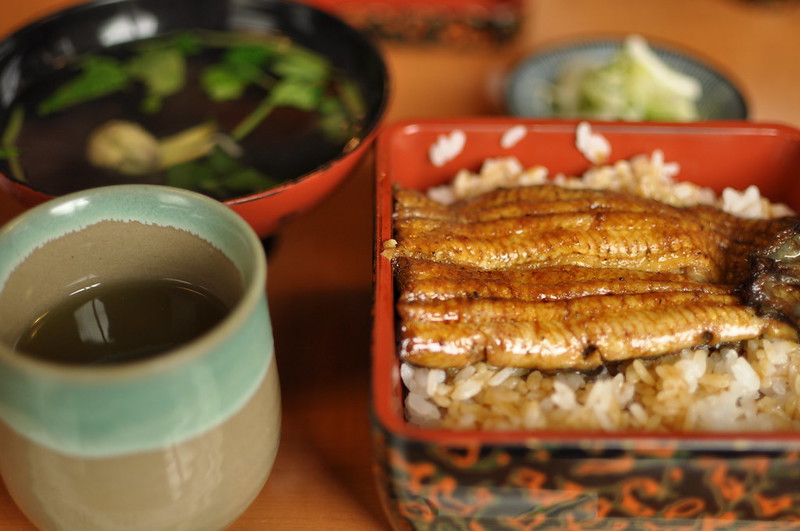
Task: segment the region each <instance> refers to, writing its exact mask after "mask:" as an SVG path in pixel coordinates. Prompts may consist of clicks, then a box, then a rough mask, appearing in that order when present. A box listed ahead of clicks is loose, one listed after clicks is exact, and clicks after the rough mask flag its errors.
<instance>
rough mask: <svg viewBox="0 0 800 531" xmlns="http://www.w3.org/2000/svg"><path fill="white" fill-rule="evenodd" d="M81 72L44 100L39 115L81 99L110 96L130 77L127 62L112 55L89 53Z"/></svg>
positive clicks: (40, 105)
mask: <svg viewBox="0 0 800 531" xmlns="http://www.w3.org/2000/svg"><path fill="white" fill-rule="evenodd" d="M79 68H80V73H79V74H78V76H77V77H75V78H73V79H72V80H71V81H69V82H68V83H66V84H64V85H62V86H60V87H59V88H58V89H56V91H55V92H54V93H53V94H52V96H50V97H49V98H47V99H46V100H44V101H42V102H41V103H40V104H39V107H38V113H39V114H40V115H47V114H50V113H54V112H58V111H62V110H64V109H67V108H69V107H73V106H75V105H77V104H79V103H84V102H87V101H91V100H94V99H97V98H100V97H103V96H108V95H109V94H113V93H114V92H116V91H118V90H121V89H123V88H124V87H125V86H127V84H128V82H129V81H130V76H129V74H128V72H127V70H126V68H125V65H124V64H123V63H122V62H120V61H119V60H117V59H115V58H113V57H107V56H103V55H98V56H89V57H86V59H84V60H83V61H81V63H80V64H79Z"/></svg>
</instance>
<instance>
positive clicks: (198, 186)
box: [166, 149, 278, 199]
mask: <svg viewBox="0 0 800 531" xmlns="http://www.w3.org/2000/svg"><path fill="white" fill-rule="evenodd" d="M166 183H167V184H168V185H170V186H176V187H180V188H186V189H189V190H194V191H196V192H200V193H204V194H206V195H210V196H212V197H215V198H217V199H226V198H229V197H231V196H234V195H243V194H248V193H254V192H258V191H261V190H266V189H267V188H270V187H272V186H275V185H276V184H278V181H277V180H276V179H273V178H271V177H269V176H266V175H264V174H263V173H261V172H259V171H258V170H256V169H255V168H251V167H248V166H245V165H243V164H242V163H241V162H240V161H239V160H238V159H236V158H234V157H232V156H230V155H228V154H227V153H225V152H224V151H223V150H221V149H215V150H214V151H212V152H211V153H210V154H209V155H208V156H207V157H204V158H202V159H199V160H196V161H193V162H187V163H184V164H179V165H177V166H173V167H172V168H170V169H169V170H168V171H167V179H166Z"/></svg>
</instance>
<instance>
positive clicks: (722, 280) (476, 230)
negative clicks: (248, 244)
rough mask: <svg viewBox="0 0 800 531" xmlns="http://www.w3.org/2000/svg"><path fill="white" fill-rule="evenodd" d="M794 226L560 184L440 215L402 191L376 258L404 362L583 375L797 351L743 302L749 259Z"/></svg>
mask: <svg viewBox="0 0 800 531" xmlns="http://www.w3.org/2000/svg"><path fill="white" fill-rule="evenodd" d="M796 222H797V219H796V218H776V219H770V220H748V219H742V218H737V217H734V216H731V215H729V214H726V213H724V212H722V211H720V210H718V209H715V208H712V207H708V206H696V207H688V208H678V207H673V206H670V205H667V204H665V203H661V202H658V201H654V200H649V199H645V198H642V197H639V196H635V195H632V194H626V193H620V192H612V191H598V190H586V189H569V188H561V187H558V186H554V185H542V186H531V187H522V188H511V189H500V190H496V191H494V192H489V193H487V194H483V195H481V196H478V197H476V198H472V199H468V200H465V201H462V202H458V203H455V204H453V205H448V206H445V205H441V204H439V203H436V202H433V201H431V200H430V199H428V198H427V196H425V195H424V194H423V193H420V192H417V191H414V190H407V189H398V190H396V194H395V214H394V226H395V242H392V243H393V245H389V246H387V250H386V251H385V253H384V254H385V256H387V257H388V258H390V259H391V260H392V263H393V269H394V274H395V279H396V285H397V287H398V292H399V296H398V301H397V311H398V316H399V321H400V323H399V325H400V326H399V338H400V355H401V356H402V358H404V359H405V360H406V361H408V362H410V363H414V364H417V365H421V366H426V367H438V368H458V367H464V366H466V365H468V364H470V363H474V362H476V361H486V362H488V363H490V364H492V365H495V366H501V367H503V366H507V367H525V368H536V369H543V370H557V369H579V370H586V369H592V368H595V367H598V366H600V365H603V364H604V363H607V362H614V361H622V360H626V359H631V358H636V357H652V356H659V355H663V354H667V353H671V352H676V351H679V350H681V349H683V348H686V347H698V346H703V345H716V344H720V343H728V342H736V341H741V340H746V339H751V338H755V337H760V336H767V337H778V338H790V339H797V337H798V335H797V332H796V328H795V327H794V326H792V325H790V324H788V323H786V322H785V321H784V320H783V319H780V318H776V317H774V316H762V315H761V312H757V311H756V309H754V307H752V306H751V305H748V304H745V302H743V299H742V297H741V296H740V290H739V286H740V285H741V284H742V283H743V282H744V281H745V280H746V279H747V277H748V274H749V270H750V256H751V254H753V252H754V250H757V249H760V248H763V247H765V246H768V245H769V244H770V243H772V242H773V240H774V239H775V236H776V234H778V233H781V232H783V231H785V230H786V229H787V228H789V227H791V226H793V225H794V224H795V223H796Z"/></svg>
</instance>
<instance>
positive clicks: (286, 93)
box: [269, 78, 323, 111]
mask: <svg viewBox="0 0 800 531" xmlns="http://www.w3.org/2000/svg"><path fill="white" fill-rule="evenodd" d="M322 95H323V87H322V86H320V85H319V84H317V83H316V82H314V81H311V80H307V79H298V78H287V79H283V80H281V81H279V82H278V83H276V84H275V86H274V87H273V88H272V91H271V92H270V93H269V101H270V103H271V104H272V105H273V106H275V107H295V108H297V109H300V110H303V111H312V110H314V109H316V108H317V106H319V104H320V101H321V100H322Z"/></svg>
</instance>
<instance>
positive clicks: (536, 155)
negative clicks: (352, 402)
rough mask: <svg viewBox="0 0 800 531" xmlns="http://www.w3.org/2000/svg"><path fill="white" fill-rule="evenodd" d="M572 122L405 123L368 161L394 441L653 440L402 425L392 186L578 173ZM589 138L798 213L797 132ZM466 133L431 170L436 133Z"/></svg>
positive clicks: (378, 325) (383, 370) (376, 402)
mask: <svg viewBox="0 0 800 531" xmlns="http://www.w3.org/2000/svg"><path fill="white" fill-rule="evenodd" d="M520 124H522V125H524V126H525V128H526V131H527V133H526V135H525V136H524V137H523V138H522V140H520V141H519V142H518V143H517V144H515V145H514V146H513V147H511V148H504V147H502V146H501V138H502V137H503V135H504V133H505V132H506V131H508V130H509V128H511V127H513V126H516V125H520ZM576 125H577V123H576V122H564V121H524V120H522V121H521V120H519V119H512V118H505V117H503V118H463V119H447V120H425V121H413V122H412V121H407V122H401V123H396V124H393V125H391V126H389V127H387V128H386V129H385V130H384V131H383V132H382V133H381V136H380V138H379V140H378V145H377V155H376V172H377V186H376V209H377V211H376V242H375V243H376V247H375V248H376V256H375V275H376V277H375V289H376V292H375V315H374V319H375V321H374V330H373V354H372V356H373V382H372V392H373V398H372V400H373V408H374V413H375V417H376V420H377V422H379V423H380V424H382V425H383V426H384V427H386V428H387V429H389V430H390V431H392V432H393V433H396V434H399V435H403V436H407V437H409V438H412V439H422V440H427V441H447V442H458V441H475V440H480V441H483V442H487V441H497V442H506V443H508V442H512V443H513V442H518V443H522V442H524V441H529V440H531V439H554V438H555V439H559V440H563V439H573V438H574V439H576V440H578V439H585V438H587V437H592V438H597V437H606V438H636V439H648V438H652V439H653V442H654V443H656V442H657V440H663V438H664V437H663V435H659V436H655V435H648V434H641V433H615V434H602V433H576V432H566V433H565V432H485V431H484V432H473V431H463V432H454V431H450V430H435V429H422V428H419V427H415V426H412V425H410V424H408V423H406V422H405V420H404V417H403V411H402V394H403V392H402V383H401V381H400V375H399V362H398V359H397V354H396V344H395V334H394V329H395V315H394V293H393V286H392V275H391V267H390V263H389V261H388V260H387V259H385V258H383V257H382V256H380V250H381V248H382V242H384V241H385V240H387V239H389V238H391V236H392V225H391V219H392V217H391V212H392V194H391V190H392V186H394V185H396V184H399V185H402V186H405V187H413V188H417V189H426V188H428V187H430V186H433V185H437V184H441V183H444V182H447V181H448V180H450V179H452V178H453V176H454V175H455V174H456V172H458V170H460V169H462V168H467V169H470V170H478V169H479V168H480V166H481V164H482V163H483V161H484V160H485V159H487V158H494V157H505V156H514V157H516V158H518V159H519V160H520V162H521V163H522V164H523V166H526V167H528V166H533V165H542V166H545V167H547V168H548V169H549V173H550V175H554V174H556V173H559V172H562V173H565V174H567V175H579V174H581V173H583V172H584V171H585V170H586V169H587V168H588V167H589V163H588V161H587V160H586V159H585V158H584V157H583V155H582V154H581V153H580V152H579V151H578V150H577V148H576V146H575V131H576ZM591 126H592V130H593V131H594V132H596V133H600V134H602V135H603V136H605V137H606V138H607V139H608V141H609V142H610V144H611V148H612V153H611V162H614V161H617V160H622V159H628V158H630V157H632V156H634V155H637V154H642V153H650V152H652V151H653V150H655V149H659V150H661V151H663V153H664V159H665V161H667V162H677V163H679V164H680V169H681V171H680V173H679V175H678V176H677V179H678V180H686V181H691V182H694V183H697V184H701V185H704V186H709V187H711V188H713V189H714V190H716V191H717V192H719V191H721V190H722V189H723V188H725V187H727V186H730V187H733V188H737V189H744V188H746V187H747V186H749V185H751V184H755V185H757V186H758V187H759V188H760V189H761V191H762V193H763V194H764V195H765V196H767V197H769V198H770V199H772V200H775V201H779V202H784V203H787V204H789V205H790V206H792V207H794V208H795V209H798V210H800V131H798V130H796V129H793V128H791V127H786V126H782V125H776V124H755V123H749V122H705V123H692V124H656V123H644V124H629V123H592V124H591ZM455 130H460V131H463V132H464V133H465V136H466V143H465V145H464V148H463V150H462V151H461V153H460V154H459V155H458V156H456V157H455V158H454V159H453V160H451V161H449V162H447V163H446V164H445V165H443V166H440V167H437V166H435V165H433V164H432V163H431V160H430V158H429V149H430V147H431V146H432V145H433V144H434V143H435V142H436V141H437V139H438V138H439V137H440V136H441V135H449V134H451V133H452V132H453V131H455ZM675 437H677V438H678V439H690V440H697V441H704V440H705V441H707V440H722V441H730V440H736V439H741V438H743V437H745V438H748V439H754V440H762V441H774V442H779V441H781V440H785V439H787V438H793V439H800V434H792V433H770V434H742V433H726V434H718V433H717V434H712V433H693V434H675Z"/></svg>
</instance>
